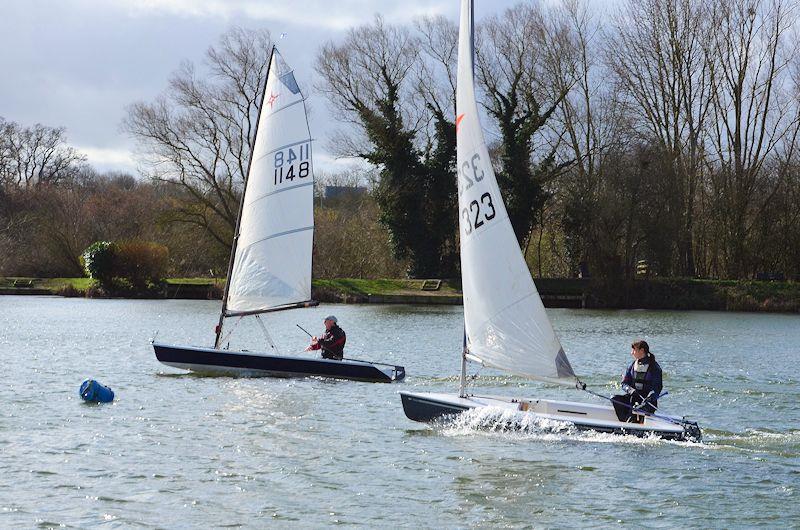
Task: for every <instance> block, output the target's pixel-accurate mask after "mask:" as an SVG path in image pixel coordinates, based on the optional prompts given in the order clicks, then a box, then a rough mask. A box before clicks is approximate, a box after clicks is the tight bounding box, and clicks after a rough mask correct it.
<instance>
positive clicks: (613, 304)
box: [0, 278, 800, 313]
mask: <svg viewBox="0 0 800 530" xmlns="http://www.w3.org/2000/svg"><path fill="white" fill-rule="evenodd" d="M423 284H424V281H423V280H405V279H380V280H362V279H353V278H339V279H316V280H314V281H313V284H312V296H313V298H314V299H316V300H319V301H322V302H343V303H368V302H379V303H403V302H405V303H439V304H442V303H444V304H458V303H460V295H461V291H460V287H461V286H460V285H459V284H458V283H457V282H453V281H447V280H445V281H442V282H441V284H440V285H439V287H438V289H436V290H423ZM536 285H537V288H538V289H539V292H540V294H541V295H542V298H543V299H544V301H545V305H547V306H559V299H561V301H562V302H563V301H564V300H567V301H569V302H570V303H572V302H575V304H574V305H569V307H587V308H593V309H678V310H692V309H699V310H719V311H726V310H727V311H766V312H789V313H798V312H800V283H797V282H768V281H733V280H697V279H683V278H656V279H647V280H643V279H639V280H628V281H603V280H597V279H569V278H566V279H550V278H545V279H540V280H536ZM223 289H224V281H222V280H215V279H213V278H171V279H169V280H167V281H166V283H165V286H164V289H163V290H162V291H161V292H160V293H159V294H158V295H156V296H158V297H163V298H195V299H219V298H220V297H221V296H222V291H223ZM0 293H2V294H26V293H28V294H61V295H65V296H86V295H87V293H88V295H89V296H92V295H93V292H92V282H91V280H89V279H88V278H0Z"/></svg>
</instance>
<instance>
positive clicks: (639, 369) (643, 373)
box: [633, 355, 650, 390]
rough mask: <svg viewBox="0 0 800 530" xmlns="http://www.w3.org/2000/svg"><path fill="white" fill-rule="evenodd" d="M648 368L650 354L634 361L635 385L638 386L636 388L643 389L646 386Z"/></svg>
mask: <svg viewBox="0 0 800 530" xmlns="http://www.w3.org/2000/svg"><path fill="white" fill-rule="evenodd" d="M648 368H650V356H649V355H648V356H647V357H645V358H644V359H638V360H637V361H636V362H634V363H633V386H634V387H636V390H642V389H643V388H644V382H645V380H646V379H647V369H648Z"/></svg>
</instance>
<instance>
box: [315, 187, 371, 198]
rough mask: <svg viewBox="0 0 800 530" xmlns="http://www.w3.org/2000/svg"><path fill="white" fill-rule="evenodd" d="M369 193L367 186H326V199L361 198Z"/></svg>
mask: <svg viewBox="0 0 800 530" xmlns="http://www.w3.org/2000/svg"><path fill="white" fill-rule="evenodd" d="M366 192H367V188H366V187H365V186H325V198H326V199H337V198H341V197H360V196H361V195H364V194H365V193H366Z"/></svg>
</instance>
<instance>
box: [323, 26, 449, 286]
mask: <svg viewBox="0 0 800 530" xmlns="http://www.w3.org/2000/svg"><path fill="white" fill-rule="evenodd" d="M419 42H420V41H419V39H418V38H417V37H416V36H414V35H413V34H412V33H411V32H410V31H409V29H408V28H405V27H401V26H394V25H389V24H386V22H385V21H384V20H383V18H382V17H380V16H376V17H375V20H374V22H373V23H372V24H368V25H364V26H360V27H357V28H353V29H351V30H350V31H349V32H348V34H347V36H346V37H345V38H344V39H343V41H342V42H340V43H338V44H337V43H334V42H328V43H326V44H325V45H323V47H322V49H321V50H320V52H319V53H318V55H317V73H318V74H319V75H320V77H321V81H320V83H319V86H318V88H319V90H320V91H321V92H323V93H324V94H325V95H327V96H328V98H329V100H330V101H331V103H332V105H333V108H334V109H335V111H336V113H337V116H338V117H339V118H340V119H341V120H342V121H345V122H348V123H350V124H352V125H353V126H354V127H355V129H356V131H357V134H356V135H350V136H349V139H348V141H343V142H340V145H343V146H344V147H345V149H346V151H344V152H341V150H340V154H348V155H351V156H358V157H360V158H362V159H364V160H366V161H367V162H369V163H371V164H373V165H375V166H377V167H378V168H379V175H380V178H379V180H378V181H377V183H376V185H375V187H374V197H375V199H376V201H377V204H378V206H379V207H380V210H381V216H380V219H381V223H383V225H384V226H385V227H386V228H387V229H388V230H389V233H390V235H391V242H392V250H393V255H394V256H395V258H396V259H400V260H402V259H406V258H407V259H408V261H409V263H410V269H409V273H410V274H411V275H412V276H422V277H430V276H440V275H450V274H452V272H453V271H452V268H453V267H454V266H455V262H456V260H455V253H454V249H453V247H454V244H453V241H454V233H455V216H454V215H452V214H449V212H450V211H454V208H453V209H448V204H447V201H449V200H450V201H451V200H452V197H454V186H453V185H452V174H453V173H452V167H451V166H452V164H454V154H455V127H454V125H453V124H452V121H450V120H451V119H452V115H449V112H447V113H446V114H445V112H446V111H445V105H446V103H441V101H440V100H439V99H438V98H436V97H435V95H436V94H435V92H434V91H424V90H423V91H421V90H420V89H419V87H418V83H415V81H416V80H415V72H416V73H417V76H419V72H420V70H418V68H420V63H419V61H420V54H419ZM420 100H422V101H423V102H424V103H423V104H420ZM428 112H431V113H432V115H433V117H432V118H430V117H429V114H428ZM431 123H433V127H432V131H433V134H432V135H428V140H429V141H428V142H423V141H420V138H419V132H420V131H421V130H422V129H424V128H425V127H429V126H430V125H429V124H431ZM430 138H434V141H433V142H431V141H430ZM434 212H437V213H438V212H444V215H445V217H446V220H450V221H452V222H450V223H447V222H438V218H439V217H438V216H437V215H436V213H434Z"/></svg>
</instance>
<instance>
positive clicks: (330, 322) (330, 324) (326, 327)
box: [323, 320, 335, 331]
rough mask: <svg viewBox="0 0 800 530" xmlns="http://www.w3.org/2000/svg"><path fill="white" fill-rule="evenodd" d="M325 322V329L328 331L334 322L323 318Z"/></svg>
mask: <svg viewBox="0 0 800 530" xmlns="http://www.w3.org/2000/svg"><path fill="white" fill-rule="evenodd" d="M323 322H325V329H326V330H328V331H330V330H331V328H332V327H333V325H334V324H335V322H334V321H333V320H323Z"/></svg>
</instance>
